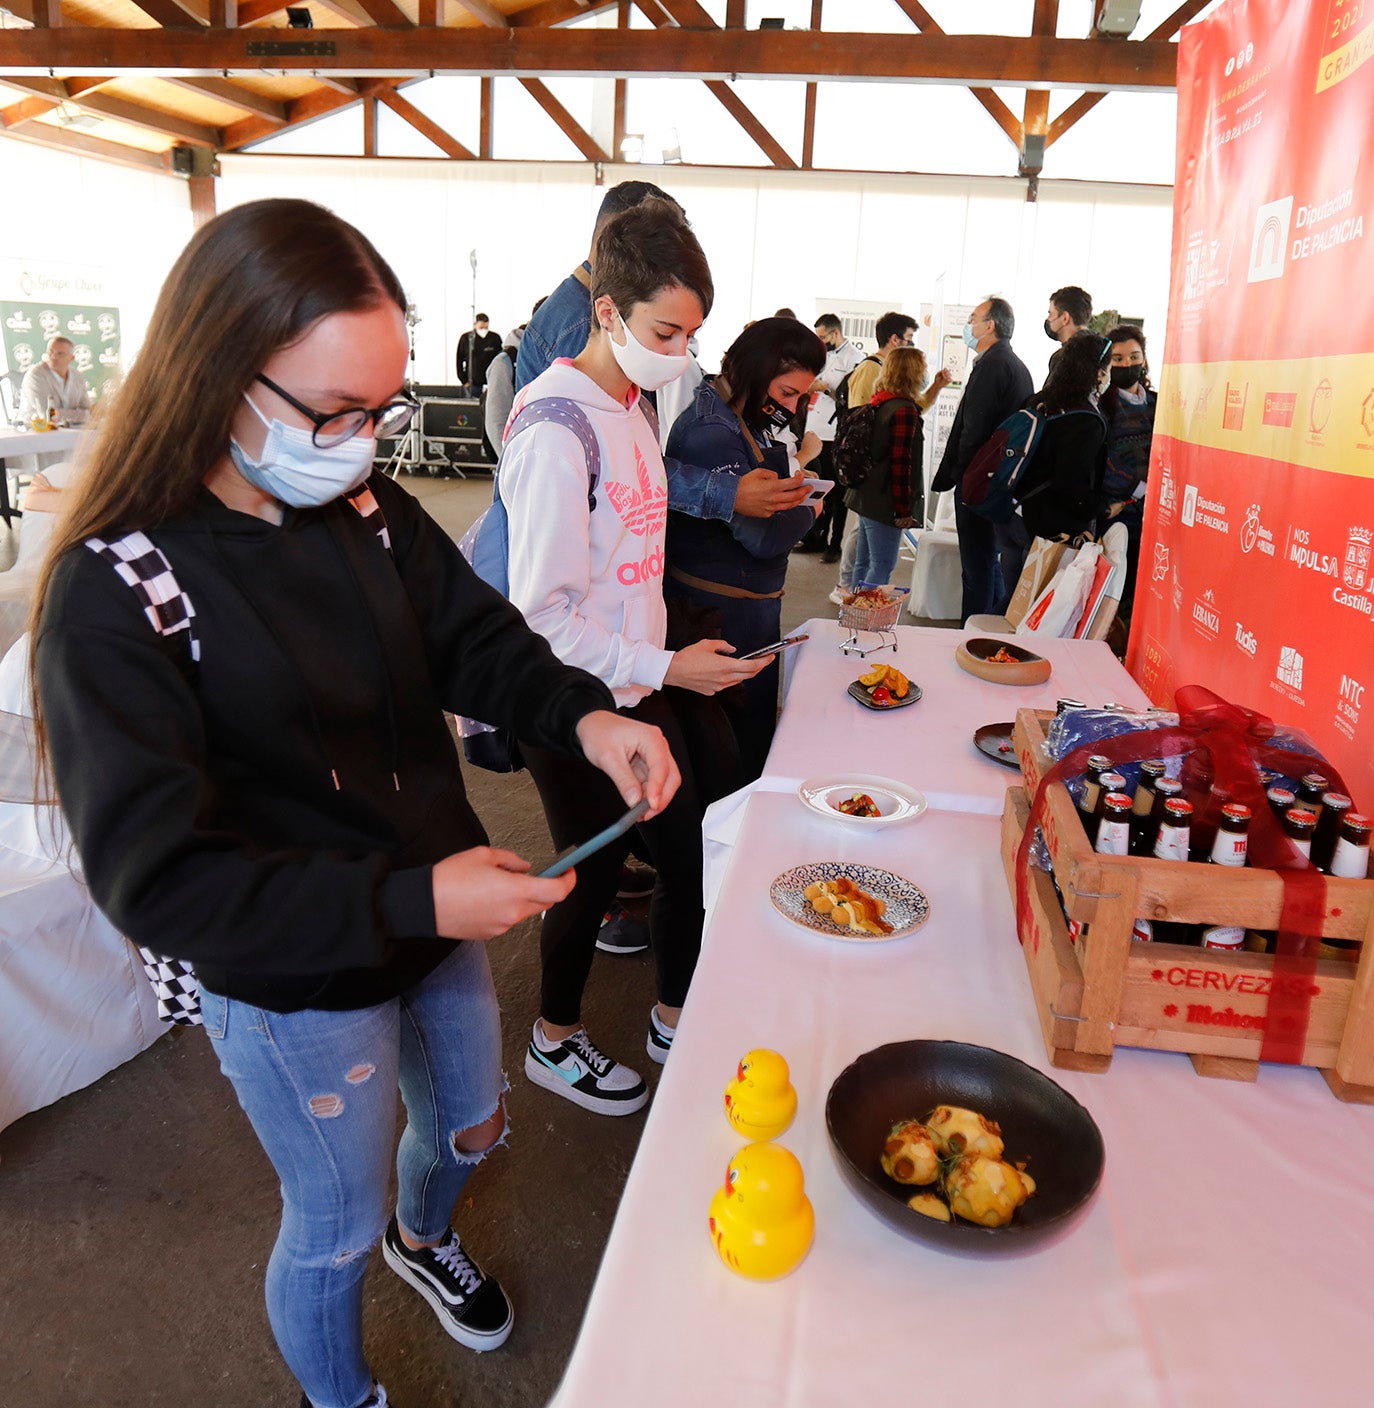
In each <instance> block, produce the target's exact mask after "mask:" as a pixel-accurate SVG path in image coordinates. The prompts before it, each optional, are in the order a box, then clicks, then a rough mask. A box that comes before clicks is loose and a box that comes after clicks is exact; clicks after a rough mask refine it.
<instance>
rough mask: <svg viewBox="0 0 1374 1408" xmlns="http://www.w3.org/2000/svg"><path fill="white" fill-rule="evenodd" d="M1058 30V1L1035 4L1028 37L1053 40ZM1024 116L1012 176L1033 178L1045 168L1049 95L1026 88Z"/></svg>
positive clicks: (1051, 0) (1038, 1)
mask: <svg viewBox="0 0 1374 1408" xmlns="http://www.w3.org/2000/svg"><path fill="white" fill-rule="evenodd" d="M1058 27H1059V0H1035V10H1034V12H1033V13H1032V16H1031V33H1032V34H1039V35H1048V36H1050V37H1053V35H1054V32H1055V30H1056V29H1057V28H1058ZM1024 113H1025V115H1024V116H1023V117H1022V119H1021V141H1020V143H1019V144H1018V157H1017V163H1016V174H1017V175H1018V176H1031V177H1037V176H1039V175H1040V172H1041V171H1042V170H1043V169H1044V165H1045V131H1046V129H1047V128H1048V127H1049V122H1050V95H1049V90H1048V89H1046V88H1027V89H1026V105H1025V109H1024ZM1036 187H1037V183H1036V182H1035V181H1034V180H1032V182H1031V188H1030V190H1031V193H1030V196H1029V197H1028V199H1034V197H1035V193H1036Z"/></svg>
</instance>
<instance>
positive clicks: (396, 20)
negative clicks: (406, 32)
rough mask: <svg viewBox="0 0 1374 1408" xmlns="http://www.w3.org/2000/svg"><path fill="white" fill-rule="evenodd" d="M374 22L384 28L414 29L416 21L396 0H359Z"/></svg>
mask: <svg viewBox="0 0 1374 1408" xmlns="http://www.w3.org/2000/svg"><path fill="white" fill-rule="evenodd" d="M358 3H359V4H360V5H361V6H362V7H363V9H364V10H366V11H367V17H368V19H370V20H371V21H372V23H373V24H375V25H379V26H380V27H381V28H383V29H414V28H415V22H414V21H413V20H412V19H411V18H410V16H409V15H408V14H406V12H405V11H404V10H403V9H401V7H400V6H399V5H398V4H396V0H358Z"/></svg>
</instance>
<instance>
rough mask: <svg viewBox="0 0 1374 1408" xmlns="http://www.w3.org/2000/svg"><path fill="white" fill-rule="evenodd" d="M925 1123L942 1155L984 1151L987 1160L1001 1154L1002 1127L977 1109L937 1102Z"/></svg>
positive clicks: (948, 1156)
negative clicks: (938, 1103)
mask: <svg viewBox="0 0 1374 1408" xmlns="http://www.w3.org/2000/svg"><path fill="white" fill-rule="evenodd" d="M925 1123H926V1128H927V1129H928V1130H929V1131H930V1137H931V1139H932V1140H934V1141H935V1147H936V1148H937V1149H938V1150H939V1151H940V1154H941V1156H942V1157H944V1158H947V1159H953V1158H958V1157H959V1156H960V1155H961V1154H984V1155H986V1156H987V1157H988V1158H990V1159H1000V1158H1001V1157H1002V1150H1003V1143H1002V1130H1001V1127H1000V1126H999V1125H998V1124H997V1122H996V1121H995V1120H990V1119H988V1118H987V1117H986V1116H984V1115H980V1114H979V1113H978V1111H977V1110H966V1109H964V1108H962V1106H959V1105H937V1106H936V1107H935V1109H934V1110H932V1111H931V1113H930V1118H929V1119H927V1120H926V1122H925Z"/></svg>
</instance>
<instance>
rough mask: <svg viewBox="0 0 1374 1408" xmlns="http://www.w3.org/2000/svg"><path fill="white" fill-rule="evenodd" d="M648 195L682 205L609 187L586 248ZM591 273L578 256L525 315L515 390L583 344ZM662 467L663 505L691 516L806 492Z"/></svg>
mask: <svg viewBox="0 0 1374 1408" xmlns="http://www.w3.org/2000/svg"><path fill="white" fill-rule="evenodd" d="M651 196H652V197H656V198H657V199H659V200H669V201H673V204H674V205H677V206H678V208H679V209H681V208H682V207H681V206H680V205H679V204H678V202H677V201H675V200H673V197H672V196H670V195H669V194H668V193H667V191H665V190H662V189H661V188H660V187H658V186H655V185H654V184H653V183H652V182H649V181H622V182H621V183H620V184H619V185H618V186H612V187H611V189H610V190H609V191H607V192H606V197H605V199H604V200H603V201H602V202H601V209H600V210H599V211H598V212H597V216H596V225H595V227H594V229H593V230H592V248H593V249H595V248H596V237H597V235H598V234H599V233H600V232H601V228H602V226H603V225H605V224H606V222H607V221H608V220H613V219H614V218H615V217H616V216H617V215H619V214H621V213H622V212H623V211H626V210H631V209H633V208H634V207H635V206H636V205H638V204H639V203H640V201H643V200H648V199H649V198H650V197H651ZM591 275H592V265H591V260H590V259H589V258H588V259H584V260H583V261H582V263H581V264H579V265H578V266H577V268H576V269H574V270H573V271H572V273H571V274H569V275H568V277H567V278H566V279H564V280H563V282H562V283H561V284H559V285H558V287H557V288H556V289H554V291H553V292H552V293H551V294H549V296H548V297H547V298H546V299H545V300H544V302H543V304H542V305H541V306H540V308H539V310H538V311H537V312H536V313H535V315H534V316H533V317H532V318H531V319H530V321H529V325H528V326H527V327H526V328H525V336H524V337H523V339H522V340H521V342H520V355H519V359H518V360H517V362H516V365H515V389H516V392H517V393H518V392H519V391H520V388H521V387H522V386H525V385H527V384H528V383H529V382H531V381H533V380H534V379H535V377H537V376H538V375H539V374H540V373H541V372H543V371H546V370H547V369H548V368H549V367H551V366H552V365H553V364H554V362H556V361H557V360H558V358H560V357H576V356H577V354H578V353H579V352H581V351H582V349H583V348H584V347H585V346H586V345H587V335H588V333H589V331H590V329H591V325H592V295H591ZM669 428H671V427H669ZM498 448H499V447H498ZM664 466H665V468H666V469H667V471H668V506H669V508H671V509H674V510H675V511H676V512H678V513H685V514H688V515H689V516H690V517H692V518H715V519H719V520H721V521H723V522H727V523H728V522H729V521H730V519H731V518H733V517H734V515H735V514H737V513H739V514H743V515H744V517H746V518H771V517H772V516H773V515H774V514H775V513H781V512H783V511H784V510H786V509H789V508H796V506H797V505H798V504H800V503H801V501H802V499H803V498H804V497H805V496H806V485H805V483H804V482H803V479H802V476H800V475H796V476H789V477H788V478H784V479H779V478H778V477H777V475H775V474H774V473H773V471H772V470H771V469H756V470H754V471H752V472H751V473H749V474H745V475H742V476H740V477H736V476H735V475H733V474H726V473H723V472H721V471H719V470H713V469H702V468H700V467H699V466H697V465H691V464H683V463H681V462H680V461H678V460H675V459H669V458H665V459H664Z"/></svg>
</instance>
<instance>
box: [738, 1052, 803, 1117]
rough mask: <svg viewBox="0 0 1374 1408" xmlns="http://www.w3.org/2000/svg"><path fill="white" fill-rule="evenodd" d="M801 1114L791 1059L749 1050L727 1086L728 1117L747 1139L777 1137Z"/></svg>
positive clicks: (776, 1054)
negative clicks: (789, 1076) (789, 1060)
mask: <svg viewBox="0 0 1374 1408" xmlns="http://www.w3.org/2000/svg"><path fill="white" fill-rule="evenodd" d="M796 1113H797V1092H796V1091H795V1090H794V1089H793V1088H792V1082H791V1080H790V1079H789V1078H788V1071H787V1062H786V1061H784V1060H783V1058H782V1057H781V1056H779V1055H778V1053H777V1052H776V1051H769V1050H767V1049H763V1048H761V1049H759V1050H757V1051H751V1052H749V1053H748V1054H747V1055H746V1056H745V1058H744V1059H743V1060H742V1061H741V1062H740V1063H739V1065H738V1067H736V1069H735V1078H734V1079H733V1080H732V1081H731V1082H730V1084H729V1085H727V1086H726V1087H725V1117H726V1119H728V1120H729V1121H730V1123H731V1125H733V1126H734V1128H735V1129H736V1130H738V1131H739V1133H741V1134H742V1135H744V1137H745V1138H746V1139H776V1138H777V1137H778V1135H780V1134H781V1133H782V1132H783V1130H785V1129H786V1128H787V1126H788V1125H789V1124H791V1123H792V1116H793V1115H795V1114H796Z"/></svg>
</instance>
